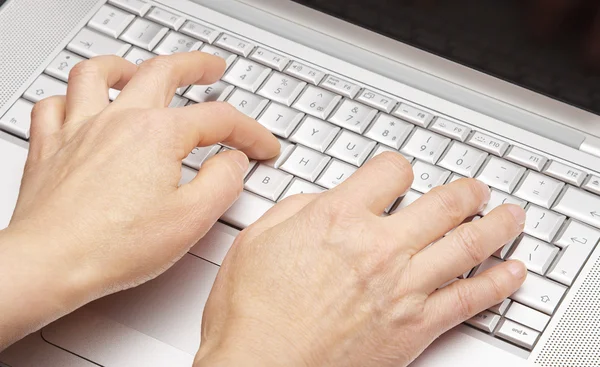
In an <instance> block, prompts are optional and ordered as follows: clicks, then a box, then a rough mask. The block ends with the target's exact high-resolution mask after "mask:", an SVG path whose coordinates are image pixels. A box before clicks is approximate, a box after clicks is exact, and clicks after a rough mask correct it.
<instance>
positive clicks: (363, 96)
mask: <svg viewBox="0 0 600 367" xmlns="http://www.w3.org/2000/svg"><path fill="white" fill-rule="evenodd" d="M356 100H357V101H359V102H361V103H364V104H366V105H367V106H371V107H373V108H377V109H378V110H380V111H383V112H385V113H390V112H392V110H393V109H394V107H396V104H397V103H398V102H396V101H395V100H393V99H392V98H390V97H387V96H384V95H383V94H379V93H377V92H373V91H372V90H369V89H364V90H363V91H362V92H361V93H360V94H359V95H358V97H356Z"/></svg>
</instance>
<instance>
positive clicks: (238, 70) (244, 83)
mask: <svg viewBox="0 0 600 367" xmlns="http://www.w3.org/2000/svg"><path fill="white" fill-rule="evenodd" d="M270 72H271V69H269V68H266V67H264V66H262V65H260V64H257V63H255V62H254V61H250V60H246V59H242V58H239V59H238V60H237V62H236V63H235V64H233V66H232V67H231V68H230V69H229V71H227V73H226V74H225V76H224V77H223V81H225V82H227V83H230V84H233V85H235V86H237V87H240V88H243V89H246V90H248V91H250V92H252V93H254V92H256V91H257V90H258V88H259V87H260V85H261V84H262V83H263V82H264V81H265V79H267V76H269V73H270Z"/></svg>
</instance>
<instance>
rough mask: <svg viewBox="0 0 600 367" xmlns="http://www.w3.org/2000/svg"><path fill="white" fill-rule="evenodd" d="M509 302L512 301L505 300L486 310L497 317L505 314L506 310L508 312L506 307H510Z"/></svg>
mask: <svg viewBox="0 0 600 367" xmlns="http://www.w3.org/2000/svg"><path fill="white" fill-rule="evenodd" d="M511 302H512V301H511V300H510V299H508V298H507V299H505V300H504V301H502V302H500V303H498V304H497V305H495V306H492V307H490V308H488V310H489V311H492V312H493V313H495V314H498V315H504V314H505V313H506V310H508V306H510V304H511Z"/></svg>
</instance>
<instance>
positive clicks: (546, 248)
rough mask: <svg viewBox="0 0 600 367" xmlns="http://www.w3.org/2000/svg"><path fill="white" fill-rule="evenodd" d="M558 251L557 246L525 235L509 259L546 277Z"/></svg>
mask: <svg viewBox="0 0 600 367" xmlns="http://www.w3.org/2000/svg"><path fill="white" fill-rule="evenodd" d="M558 251H559V249H558V247H556V246H552V245H550V244H548V243H546V242H543V241H540V240H538V239H535V238H533V237H530V236H527V235H525V236H523V237H522V238H521V240H520V241H519V243H518V244H517V245H516V248H515V250H514V251H513V253H512V254H511V255H510V256H509V257H508V259H509V260H520V261H522V262H523V263H524V264H525V265H526V266H527V269H529V270H530V271H533V272H536V273H538V274H540V275H544V274H546V271H547V270H548V268H549V267H550V264H552V261H554V258H555V257H556V255H557V254H558Z"/></svg>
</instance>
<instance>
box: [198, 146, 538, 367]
mask: <svg viewBox="0 0 600 367" xmlns="http://www.w3.org/2000/svg"><path fill="white" fill-rule="evenodd" d="M411 182H412V169H411V166H410V164H408V162H407V161H406V160H404V159H403V158H402V157H401V156H400V155H399V154H394V153H384V154H382V155H380V156H378V157H376V158H374V159H373V160H371V161H370V162H368V163H367V164H366V165H365V166H364V167H363V168H361V169H360V170H359V171H357V173H355V174H354V175H353V176H352V177H350V178H349V179H348V180H347V181H346V182H345V183H343V184H342V185H340V186H338V187H337V188H335V189H333V190H331V191H329V192H327V193H324V194H321V195H320V196H308V195H304V196H302V195H300V196H293V197H290V198H288V199H286V200H284V201H283V202H282V203H281V204H279V205H277V206H276V207H274V208H273V209H272V210H271V211H270V212H268V213H267V214H266V215H265V216H264V217H263V218H262V219H260V220H259V221H258V222H256V223H255V224H254V225H252V226H251V227H249V228H248V229H246V230H245V231H243V232H242V233H241V234H240V236H239V237H238V238H237V240H236V241H235V243H234V245H233V247H232V248H231V250H230V252H229V254H228V255H227V258H226V259H225V261H224V263H223V266H222V267H221V270H220V272H219V275H218V277H217V280H216V283H215V285H214V288H213V290H212V293H211V295H210V298H209V300H208V303H207V305H206V308H205V313H204V318H203V325H202V346H201V348H200V351H199V352H198V355H197V357H196V366H211V367H219V366H245V367H253V366H261V367H265V366H286V367H309V366H319V367H323V366H344V367H352V366H356V367H385V366H390V367H399V366H406V365H407V364H408V363H410V362H411V361H412V360H413V359H414V358H416V357H417V356H418V355H419V354H420V353H421V352H422V351H423V350H424V349H425V348H426V347H427V346H428V345H429V344H430V343H431V342H432V341H433V340H434V339H435V338H437V337H438V336H439V335H440V334H442V333H443V332H445V331H447V330H448V329H450V328H452V327H453V326H455V325H457V324H459V323H460V322H462V321H464V320H466V319H468V318H470V317H472V316H474V315H475V314H477V313H479V312H480V311H483V310H485V309H486V308H488V307H491V306H492V305H494V304H497V303H499V302H500V301H501V300H503V299H504V298H506V297H507V296H509V295H510V294H512V293H513V292H515V291H516V290H517V289H518V288H519V286H520V285H521V284H522V282H523V281H524V279H525V276H526V274H527V273H526V269H525V267H524V265H523V264H522V263H519V262H506V263H504V264H502V265H500V266H497V267H495V268H492V269H490V270H488V271H486V272H484V273H482V274H480V275H478V276H476V277H475V278H472V279H466V280H459V281H457V282H455V283H453V284H452V285H450V286H448V287H446V288H443V289H441V290H437V289H438V288H439V287H440V286H442V285H443V284H444V283H446V282H448V281H450V280H452V279H454V278H456V277H458V276H459V275H461V274H463V273H464V272H465V271H467V270H469V269H471V268H473V267H474V266H476V265H477V264H479V263H481V262H482V261H483V260H484V259H486V258H487V257H489V256H490V255H491V254H492V253H494V252H495V251H496V250H497V249H498V248H500V247H501V246H502V245H504V244H505V243H506V242H508V241H510V240H511V239H513V238H515V237H516V236H517V235H518V234H519V233H520V232H521V231H522V229H523V225H524V222H525V212H524V211H523V209H521V208H520V207H518V206H510V205H506V206H502V207H499V208H497V209H496V210H494V211H492V212H491V213H490V214H489V215H487V216H486V217H484V218H483V219H481V220H478V221H475V222H472V223H469V224H464V225H461V226H460V227H458V228H457V229H456V230H454V231H453V232H452V233H450V234H449V235H447V236H446V237H444V238H442V237H443V236H444V234H446V233H447V232H448V231H450V230H451V229H452V228H454V227H456V226H458V225H460V224H461V223H462V222H463V221H464V219H465V218H467V217H469V216H472V215H474V214H475V213H477V212H478V211H479V210H480V209H482V207H483V206H484V205H485V203H487V201H488V200H489V195H490V192H489V189H488V188H487V187H486V186H485V185H483V184H481V183H479V182H477V181H475V180H473V179H463V180H459V181H456V182H454V183H452V184H449V185H447V186H444V187H441V188H437V189H434V190H433V191H431V192H430V193H428V194H426V195H425V196H423V197H422V198H421V199H419V200H418V201H416V202H415V203H413V204H412V205H410V206H409V207H407V208H406V209H404V210H401V211H400V212H398V213H396V214H393V215H391V216H389V217H381V216H380V215H381V213H382V212H383V210H384V209H385V208H386V207H387V206H388V205H389V203H390V202H392V201H393V200H394V199H395V198H396V197H398V196H400V195H402V194H403V193H404V192H405V191H406V190H407V189H408V188H409V187H410V184H411ZM440 238H442V239H440ZM438 239H440V240H439V241H438ZM436 241H437V242H436ZM432 242H434V244H433V245H432V246H430V247H428V245H429V244H431V243H432Z"/></svg>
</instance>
